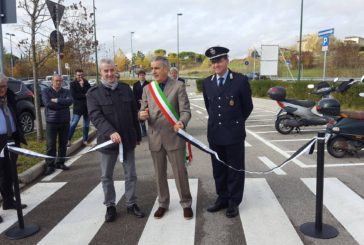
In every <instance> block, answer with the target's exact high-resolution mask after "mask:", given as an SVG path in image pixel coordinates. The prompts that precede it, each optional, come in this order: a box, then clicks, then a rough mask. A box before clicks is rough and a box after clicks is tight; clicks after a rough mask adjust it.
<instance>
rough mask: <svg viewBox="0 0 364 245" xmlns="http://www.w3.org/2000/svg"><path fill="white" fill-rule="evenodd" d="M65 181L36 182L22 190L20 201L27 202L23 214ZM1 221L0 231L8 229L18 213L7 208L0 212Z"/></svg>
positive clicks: (60, 186) (15, 220)
mask: <svg viewBox="0 0 364 245" xmlns="http://www.w3.org/2000/svg"><path fill="white" fill-rule="evenodd" d="M65 184H66V182H57V183H38V184H36V185H34V186H32V187H30V188H29V189H27V190H25V191H23V192H22V193H21V194H20V196H21V202H22V203H25V204H27V205H28V206H27V207H26V208H25V209H23V215H24V216H25V215H26V214H27V213H29V212H30V211H32V210H33V209H34V208H35V207H37V206H38V205H39V204H40V203H42V202H43V201H44V200H46V199H47V198H48V197H50V196H51V195H52V194H53V193H55V192H56V191H58V190H59V189H61V188H62V187H63V186H64V185H65ZM1 216H2V218H3V222H2V223H0V233H2V232H3V231H5V230H6V229H8V228H9V227H10V226H12V225H13V224H14V223H15V222H18V215H17V212H16V210H7V211H6V212H1Z"/></svg>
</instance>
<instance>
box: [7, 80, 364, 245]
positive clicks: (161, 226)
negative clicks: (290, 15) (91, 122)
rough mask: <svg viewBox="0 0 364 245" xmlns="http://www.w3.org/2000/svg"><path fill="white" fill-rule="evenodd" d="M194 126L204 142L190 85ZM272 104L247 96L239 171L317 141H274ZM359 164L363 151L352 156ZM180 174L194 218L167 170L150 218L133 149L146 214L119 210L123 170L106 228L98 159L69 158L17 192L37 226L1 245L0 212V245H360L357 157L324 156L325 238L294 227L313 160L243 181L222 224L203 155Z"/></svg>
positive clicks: (310, 199)
mask: <svg viewBox="0 0 364 245" xmlns="http://www.w3.org/2000/svg"><path fill="white" fill-rule="evenodd" d="M189 84H190V86H188V87H187V91H188V93H189V98H190V103H191V110H192V119H191V121H190V123H189V126H188V132H189V133H190V134H191V135H193V136H194V137H195V138H197V139H198V140H200V141H202V142H204V143H206V144H207V139H206V127H207V118H208V117H207V113H206V110H205V107H204V102H203V99H202V96H201V94H197V93H196V91H195V84H194V83H193V81H191V80H190V81H189ZM277 111H278V106H277V105H276V104H275V102H274V101H272V100H266V99H258V98H254V110H253V113H252V115H251V116H250V118H249V120H248V121H247V122H246V131H247V138H246V148H245V150H246V169H247V170H251V171H266V170H268V169H270V168H272V167H274V166H276V165H278V164H280V163H281V162H283V161H284V160H285V159H287V157H289V156H290V155H291V154H293V152H295V151H296V150H297V149H298V148H299V147H300V146H302V145H303V144H304V143H306V142H307V141H308V140H310V139H312V138H313V137H315V135H316V134H317V131H319V130H322V127H307V128H304V129H303V130H302V131H301V132H300V133H296V132H293V133H291V134H289V135H280V134H279V133H278V132H276V131H275V129H274V118H275V114H276V112H277ZM359 156H360V157H364V153H363V152H361V153H360V154H359ZM193 158H194V159H193V162H192V164H191V166H189V167H188V173H189V181H190V187H191V192H192V195H193V205H194V206H193V207H194V213H195V216H194V218H193V219H192V220H184V219H183V213H182V208H181V207H180V205H179V203H178V201H179V198H178V194H177V192H176V190H175V186H174V181H173V179H174V178H173V174H172V172H171V168H170V167H169V168H168V178H169V179H171V180H170V182H169V184H170V185H169V186H170V193H171V205H170V208H169V210H168V212H167V214H166V216H165V217H163V218H162V219H160V220H155V219H154V218H153V217H152V216H153V210H155V208H156V205H157V204H156V198H157V193H156V185H155V175H154V169H153V163H152V159H151V156H150V152H149V150H148V139H147V138H143V141H142V143H141V145H140V146H138V147H137V149H136V167H137V174H138V186H137V196H138V205H139V206H140V208H141V209H142V210H143V211H144V212H145V213H146V217H145V218H143V219H138V218H136V217H134V216H132V215H130V214H127V213H126V206H125V197H123V193H124V175H123V169H122V166H121V164H117V166H116V168H115V173H114V177H115V178H114V179H115V182H116V187H117V188H116V189H117V190H116V192H117V199H118V204H117V212H118V218H117V220H116V221H115V222H113V223H106V224H105V223H104V215H105V211H106V209H105V207H104V206H103V204H102V201H103V195H102V188H101V186H100V167H99V162H100V159H99V155H98V153H89V154H86V155H83V156H77V157H75V158H74V159H72V160H71V161H70V162H69V163H68V164H69V165H70V167H71V169H70V170H69V171H59V172H57V174H55V175H53V176H50V177H46V178H43V177H41V178H39V179H37V181H35V182H34V183H32V184H31V185H29V186H27V187H26V188H25V189H24V190H23V191H22V200H23V202H24V203H26V204H28V207H27V208H26V209H24V218H25V223H26V224H32V223H34V224H38V225H39V226H40V227H41V229H40V231H39V232H38V233H36V234H35V235H33V236H31V237H28V238H25V239H22V240H9V239H7V238H6V237H5V235H4V231H5V230H6V229H7V228H9V227H10V226H11V225H13V224H14V223H15V221H16V212H15V211H2V210H1V211H0V215H1V216H2V217H3V219H4V222H3V223H0V232H2V235H1V236H0V244H249V245H250V244H259V245H260V244H333V245H339V244H340V245H341V244H364V234H363V232H362V227H364V200H363V196H364V186H363V183H364V160H363V159H362V158H358V157H346V158H343V159H335V158H333V157H331V156H329V155H328V154H327V153H325V164H326V167H325V185H324V186H325V190H324V194H325V195H324V208H323V221H324V223H326V224H330V225H332V226H333V227H335V228H336V229H337V230H338V231H339V235H338V236H337V237H336V238H333V239H325V240H322V239H315V238H311V237H309V236H306V235H304V234H303V233H302V232H301V231H300V226H301V225H302V224H304V223H306V222H313V221H315V200H316V196H315V192H316V191H315V186H316V185H315V181H316V180H315V177H316V154H313V155H302V156H301V157H299V158H298V159H296V160H295V161H292V162H290V163H289V164H287V165H285V166H284V167H283V168H282V169H279V170H277V171H275V172H273V173H270V174H266V175H262V174H246V186H245V191H244V199H243V203H242V204H241V206H240V215H239V216H238V217H236V218H233V219H228V218H227V217H226V216H225V213H224V212H223V211H221V212H218V213H215V214H211V213H209V212H207V211H206V208H207V206H209V205H210V204H212V203H213V202H214V201H215V198H216V194H215V186H214V181H213V177H212V168H211V162H210V156H209V155H207V154H206V153H204V152H201V151H200V150H198V149H197V148H193Z"/></svg>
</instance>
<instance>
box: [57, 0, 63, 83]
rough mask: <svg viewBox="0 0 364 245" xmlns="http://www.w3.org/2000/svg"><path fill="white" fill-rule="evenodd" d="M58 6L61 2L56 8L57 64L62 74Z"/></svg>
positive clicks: (59, 73)
mask: <svg viewBox="0 0 364 245" xmlns="http://www.w3.org/2000/svg"><path fill="white" fill-rule="evenodd" d="M58 6H59V4H57V5H56V10H57V21H56V23H57V26H56V31H57V65H58V75H60V76H62V66H61V57H60V54H61V45H60V41H59V38H60V35H59V34H60V33H59V23H60V21H59V11H58Z"/></svg>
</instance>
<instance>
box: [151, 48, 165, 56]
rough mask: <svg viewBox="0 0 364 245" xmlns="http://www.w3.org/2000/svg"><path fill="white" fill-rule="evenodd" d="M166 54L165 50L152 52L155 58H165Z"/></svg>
mask: <svg viewBox="0 0 364 245" xmlns="http://www.w3.org/2000/svg"><path fill="white" fill-rule="evenodd" d="M166 54H167V52H166V50H165V49H157V50H154V55H156V56H166Z"/></svg>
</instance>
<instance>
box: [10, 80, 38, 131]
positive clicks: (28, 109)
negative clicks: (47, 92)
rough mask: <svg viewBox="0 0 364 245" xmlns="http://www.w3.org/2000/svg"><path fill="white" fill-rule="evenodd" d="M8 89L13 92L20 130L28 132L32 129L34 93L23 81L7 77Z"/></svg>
mask: <svg viewBox="0 0 364 245" xmlns="http://www.w3.org/2000/svg"><path fill="white" fill-rule="evenodd" d="M8 86H9V89H10V90H11V91H13V92H14V93H15V95H16V96H15V101H16V108H17V110H18V113H19V118H18V120H19V122H20V124H21V130H22V131H23V132H24V133H30V132H31V131H33V129H34V119H35V107H34V95H33V93H32V91H30V90H29V89H28V88H27V87H26V86H25V85H24V83H23V82H21V81H19V80H15V79H13V78H9V82H8Z"/></svg>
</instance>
